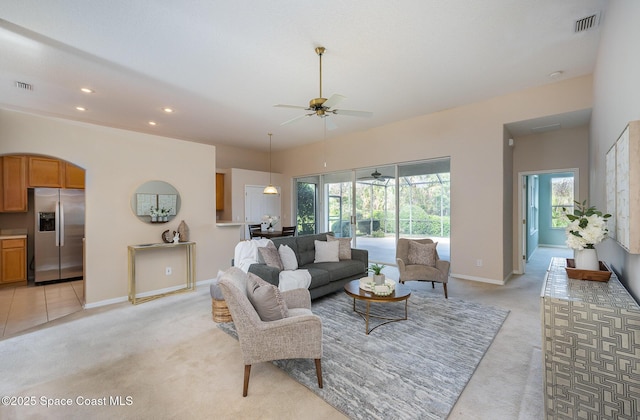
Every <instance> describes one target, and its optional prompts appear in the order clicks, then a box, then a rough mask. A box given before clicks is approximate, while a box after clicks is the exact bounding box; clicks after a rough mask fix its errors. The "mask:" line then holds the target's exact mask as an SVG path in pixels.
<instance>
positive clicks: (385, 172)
mask: <svg viewBox="0 0 640 420" xmlns="http://www.w3.org/2000/svg"><path fill="white" fill-rule="evenodd" d="M355 185H356V200H355V205H356V245H357V246H358V248H363V249H367V250H368V251H369V260H371V261H373V262H379V263H384V264H395V243H396V235H395V232H396V223H395V220H396V217H395V215H396V167H395V166H385V167H378V168H366V169H358V170H356V183H355Z"/></svg>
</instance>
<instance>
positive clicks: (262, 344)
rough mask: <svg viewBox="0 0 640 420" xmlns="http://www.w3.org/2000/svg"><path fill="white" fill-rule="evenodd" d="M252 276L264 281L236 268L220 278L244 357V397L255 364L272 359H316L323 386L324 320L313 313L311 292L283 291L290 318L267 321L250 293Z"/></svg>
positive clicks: (319, 377)
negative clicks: (258, 310)
mask: <svg viewBox="0 0 640 420" xmlns="http://www.w3.org/2000/svg"><path fill="white" fill-rule="evenodd" d="M250 276H253V277H255V278H257V279H258V280H259V281H262V280H261V279H259V278H258V277H257V276H255V275H254V274H252V273H245V272H244V271H242V270H240V269H238V268H236V267H231V268H230V269H229V270H227V271H226V272H225V273H224V274H223V275H222V276H221V278H220V281H219V285H220V289H221V290H222V294H223V295H224V298H225V301H226V302H227V306H228V307H229V311H230V312H231V317H232V318H233V323H234V324H235V328H236V331H237V333H238V341H239V342H240V350H241V351H242V357H243V359H244V365H245V366H244V386H243V390H242V396H243V397H246V396H247V392H248V390H249V375H250V374H251V365H252V364H254V363H259V362H267V361H271V360H281V359H307V358H308V359H314V360H315V366H316V375H317V377H318V387H320V388H322V367H321V362H320V360H321V358H322V322H321V320H320V317H318V316H317V315H314V314H313V313H312V312H311V296H310V294H309V291H308V290H307V289H294V290H289V291H286V292H280V296H281V297H282V300H283V301H284V302H285V303H286V307H287V310H286V311H287V312H288V313H287V315H286V317H284V318H282V319H277V320H273V321H263V320H262V319H261V315H262V314H263V313H262V312H261V314H258V312H257V311H256V309H255V307H254V306H253V304H252V303H251V301H250V300H249V297H248V295H247V293H248V292H247V282H250V281H252V280H250V279H249V277H250ZM270 286H271V285H270ZM265 287H266V286H265ZM271 287H275V286H271Z"/></svg>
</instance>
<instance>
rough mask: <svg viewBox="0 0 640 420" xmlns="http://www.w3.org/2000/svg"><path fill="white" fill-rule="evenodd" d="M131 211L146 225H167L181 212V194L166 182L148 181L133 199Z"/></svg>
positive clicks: (139, 188) (141, 186) (140, 187)
mask: <svg viewBox="0 0 640 420" xmlns="http://www.w3.org/2000/svg"><path fill="white" fill-rule="evenodd" d="M131 210H133V214H135V215H136V216H138V219H140V220H142V221H143V222H145V223H166V222H170V221H171V220H173V219H174V218H175V217H176V216H177V215H178V212H179V211H180V194H178V190H176V189H175V188H174V187H173V185H171V184H169V183H167V182H164V181H148V182H145V183H144V184H142V185H140V186H139V187H138V189H137V190H136V192H135V193H134V194H133V196H132V197H131Z"/></svg>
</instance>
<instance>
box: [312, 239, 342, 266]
mask: <svg viewBox="0 0 640 420" xmlns="http://www.w3.org/2000/svg"><path fill="white" fill-rule="evenodd" d="M313 242H314V246H315V248H316V257H315V259H314V260H313V262H314V263H320V262H338V261H340V259H339V255H340V243H339V242H327V241H313Z"/></svg>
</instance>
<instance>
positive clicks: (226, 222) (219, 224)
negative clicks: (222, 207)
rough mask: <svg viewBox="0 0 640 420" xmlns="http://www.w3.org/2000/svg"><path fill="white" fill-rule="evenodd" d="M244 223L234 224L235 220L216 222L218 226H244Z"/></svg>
mask: <svg viewBox="0 0 640 420" xmlns="http://www.w3.org/2000/svg"><path fill="white" fill-rule="evenodd" d="M244 224H245V223H244V222H234V221H233V220H216V226H242V225H244Z"/></svg>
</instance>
